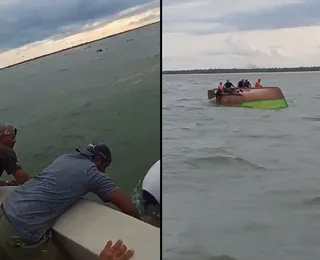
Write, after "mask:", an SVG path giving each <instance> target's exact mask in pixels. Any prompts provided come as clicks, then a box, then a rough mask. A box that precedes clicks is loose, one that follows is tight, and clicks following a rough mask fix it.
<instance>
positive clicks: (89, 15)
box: [0, 0, 152, 50]
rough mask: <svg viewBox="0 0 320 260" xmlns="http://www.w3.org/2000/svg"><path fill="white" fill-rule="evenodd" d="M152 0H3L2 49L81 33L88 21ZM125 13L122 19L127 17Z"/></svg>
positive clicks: (0, 10) (0, 12) (0, 9)
mask: <svg viewBox="0 0 320 260" xmlns="http://www.w3.org/2000/svg"><path fill="white" fill-rule="evenodd" d="M151 2H152V0H94V1H92V0H54V1H49V0H28V1H26V0H2V1H0V24H1V27H0V48H1V49H2V50H7V49H11V48H16V47H20V46H23V45H25V44H28V43H32V42H35V41H39V40H43V39H46V38H49V37H51V36H54V35H57V34H61V33H64V32H66V33H68V32H69V33H70V32H75V31H77V30H79V28H81V27H83V26H84V25H85V24H87V23H89V22H94V21H98V20H101V19H106V18H108V17H110V16H113V15H116V14H117V13H119V12H121V11H123V10H125V9H128V8H131V7H134V6H138V5H143V4H147V3H151ZM125 15H126V14H124V15H123V16H125Z"/></svg>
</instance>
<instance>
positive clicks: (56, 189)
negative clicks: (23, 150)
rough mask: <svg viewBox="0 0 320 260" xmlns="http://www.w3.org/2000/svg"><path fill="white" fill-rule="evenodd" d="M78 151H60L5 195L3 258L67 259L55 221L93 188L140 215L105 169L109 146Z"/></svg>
mask: <svg viewBox="0 0 320 260" xmlns="http://www.w3.org/2000/svg"><path fill="white" fill-rule="evenodd" d="M77 152H78V153H76V154H67V155H62V156H60V157H58V158H57V159H56V160H55V161H54V162H53V163H52V164H51V165H49V166H48V167H47V168H46V169H44V170H43V171H42V173H41V174H39V175H37V176H36V177H34V178H32V179H31V180H29V181H28V182H26V183H25V184H24V185H23V186H21V187H19V188H17V189H16V190H14V191H13V192H12V193H10V194H9V195H8V196H7V197H6V198H5V200H4V201H3V204H2V213H1V214H0V234H1V237H0V252H5V253H6V254H7V256H6V257H7V258H5V257H3V256H0V259H1V260H2V259H13V260H21V259H24V260H29V259H30V260H31V259H32V260H38V259H46V260H51V259H54V260H57V259H64V256H63V253H62V252H61V251H59V249H58V248H57V246H56V244H54V242H53V241H52V237H51V231H50V230H51V227H52V226H53V224H54V222H55V221H56V220H57V218H58V217H59V216H61V215H62V214H63V213H64V212H66V211H67V210H68V209H69V208H71V207H72V206H73V205H74V204H75V203H76V202H77V201H78V200H79V198H80V197H81V196H84V195H85V194H87V193H89V192H93V193H95V194H97V195H98V196H99V197H100V198H101V199H102V200H103V201H104V202H111V203H112V204H114V205H115V206H117V207H118V208H119V209H120V210H121V211H122V212H124V213H125V214H128V215H130V216H133V217H135V218H138V219H140V216H139V212H138V210H137V209H136V207H135V205H134V204H133V202H132V201H131V200H130V199H129V197H128V196H127V195H126V194H125V193H124V192H123V191H122V190H121V189H120V188H118V187H117V186H116V184H115V183H114V182H113V180H112V179H111V178H110V177H109V176H108V175H106V174H105V173H104V172H105V171H106V168H107V167H108V166H109V165H110V163H111V161H112V158H111V151H110V149H109V148H108V146H107V145H106V144H104V143H98V144H89V145H88V146H87V147H86V148H84V149H82V150H79V149H77ZM1 247H2V251H1Z"/></svg>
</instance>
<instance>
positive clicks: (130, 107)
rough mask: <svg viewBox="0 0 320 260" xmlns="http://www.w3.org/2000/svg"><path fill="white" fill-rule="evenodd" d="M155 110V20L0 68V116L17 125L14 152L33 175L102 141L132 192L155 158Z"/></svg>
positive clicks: (157, 68)
mask: <svg viewBox="0 0 320 260" xmlns="http://www.w3.org/2000/svg"><path fill="white" fill-rule="evenodd" d="M98 50H101V51H98ZM97 51H98V52H97ZM160 109H161V107H160V26H159V23H158V24H155V25H151V26H148V27H145V28H141V29H137V30H134V31H131V32H128V33H125V34H121V35H118V36H114V37H110V38H106V39H103V40H101V41H98V42H95V43H90V44H87V45H84V46H81V47H77V48H74V49H70V50H66V51H64V52H61V53H58V54H54V55H51V56H48V57H45V58H42V59H38V60H35V61H32V62H29V63H25V64H22V65H18V66H16V67H12V68H10V69H7V70H3V71H0V121H9V122H13V123H15V124H16V125H17V127H18V138H17V145H16V150H17V154H18V157H19V159H20V161H21V163H22V165H23V166H24V168H25V169H26V170H27V171H28V172H29V173H30V174H31V175H36V174H37V173H39V172H40V171H41V170H42V169H43V168H44V167H46V166H47V165H48V164H49V163H51V162H52V160H54V159H55V158H56V157H57V156H59V155H61V154H63V153H73V152H74V151H75V147H77V146H84V145H86V144H88V143H89V142H91V141H95V140H99V141H105V142H106V143H108V144H109V146H110V148H111V150H112V152H113V162H112V166H111V169H110V170H109V174H110V175H111V176H112V178H113V179H114V180H115V181H116V182H117V184H118V185H119V186H121V187H123V188H124V189H125V191H126V192H127V193H129V194H130V195H132V196H135V195H137V194H136V188H137V185H138V184H139V181H140V180H141V179H142V178H143V177H144V175H145V174H146V172H147V170H148V169H149V168H150V167H151V166H152V164H153V163H154V162H155V161H157V160H158V159H159V157H160Z"/></svg>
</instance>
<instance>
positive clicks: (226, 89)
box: [216, 78, 262, 103]
mask: <svg viewBox="0 0 320 260" xmlns="http://www.w3.org/2000/svg"><path fill="white" fill-rule="evenodd" d="M254 87H255V88H261V87H262V84H261V79H260V78H259V79H258V80H257V81H256V83H255V84H254ZM242 88H251V83H250V81H249V80H248V79H241V80H240V81H239V82H238V85H237V87H235V86H234V85H233V84H232V82H231V81H230V80H229V79H227V81H226V83H224V84H223V83H222V82H221V81H220V82H219V84H218V88H217V92H216V101H217V103H218V102H219V99H220V97H221V95H222V94H224V93H225V94H232V93H240V92H242Z"/></svg>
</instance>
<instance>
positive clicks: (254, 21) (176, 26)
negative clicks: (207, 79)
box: [163, 0, 320, 35]
mask: <svg viewBox="0 0 320 260" xmlns="http://www.w3.org/2000/svg"><path fill="white" fill-rule="evenodd" d="M259 1H262V2H267V1H264V0H259ZM232 2H233V3H234V4H235V5H236V4H237V2H238V3H240V1H237V0H234V1H232V0H225V1H222V2H220V3H219V2H218V1H206V0H187V1H183V0H171V1H169V0H163V3H164V6H165V7H164V9H163V23H164V27H163V28H164V29H163V30H164V32H165V33H187V34H193V35H203V34H213V33H221V32H235V31H246V30H259V29H260V30H261V29H262V30H264V29H279V28H292V27H300V26H311V25H320V16H319V14H318V13H319V10H320V1H319V0H304V1H302V2H296V3H288V2H287V3H284V4H283V5H280V4H281V1H279V2H280V3H279V5H278V6H277V5H276V6H273V7H272V5H270V6H271V7H270V8H267V4H266V8H261V9H260V10H252V9H251V8H250V2H249V1H243V2H247V6H248V10H246V8H242V9H241V8H239V6H237V8H236V7H234V6H233V5H232ZM257 2H258V1H257ZM184 3H185V4H184ZM192 3H193V4H194V6H193V8H189V9H188V8H186V4H189V5H190V4H192ZM166 9H167V11H166ZM186 23H189V24H192V28H190V27H189V26H186V25H185V24H186ZM217 23H219V24H220V26H219V27H217V26H216V24H217ZM183 25H184V26H183Z"/></svg>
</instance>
